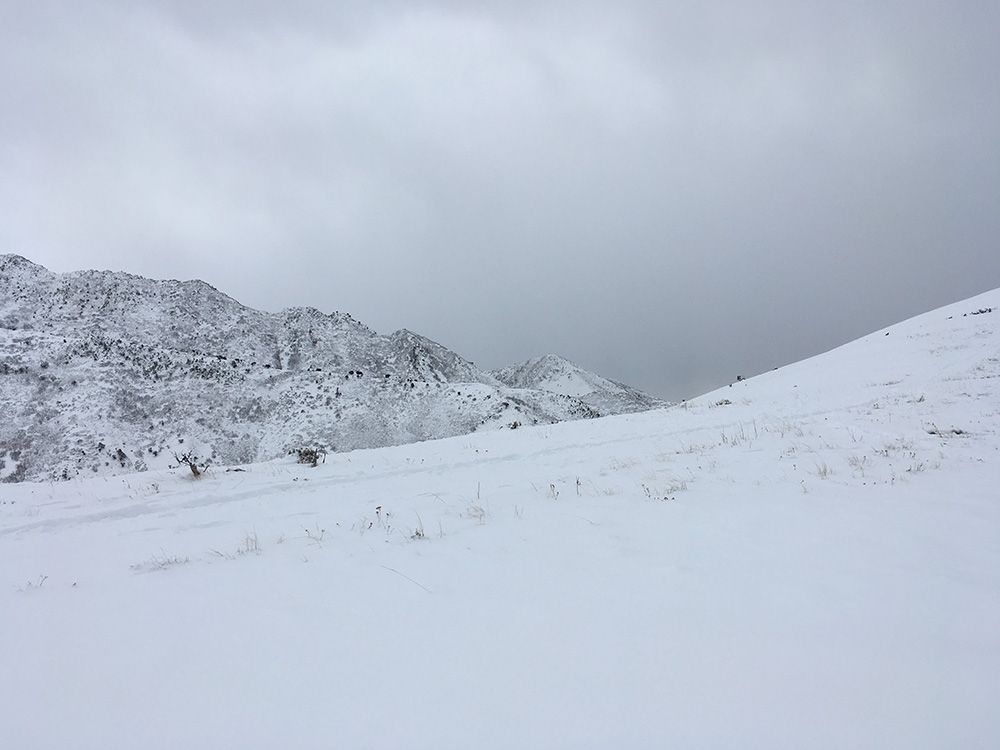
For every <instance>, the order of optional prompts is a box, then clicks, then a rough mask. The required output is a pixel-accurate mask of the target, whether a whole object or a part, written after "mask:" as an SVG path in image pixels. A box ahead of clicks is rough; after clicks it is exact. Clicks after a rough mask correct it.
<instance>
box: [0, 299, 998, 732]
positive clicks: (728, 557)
mask: <svg viewBox="0 0 1000 750" xmlns="http://www.w3.org/2000/svg"><path fill="white" fill-rule="evenodd" d="M990 308H992V310H993V311H992V312H987V310H988V309H990ZM980 311H982V312H980ZM973 313H976V314H973ZM998 320H1000V290H998V291H993V292H989V293H986V294H984V295H981V296H979V297H976V298H973V299H970V300H966V301H964V302H961V303H958V304H956V305H952V306H950V307H947V308H943V309H940V310H936V311H933V312H931V313H927V314H925V315H922V316H919V317H917V318H914V319H912V320H909V321H906V322H904V323H900V324H898V325H895V326H892V327H890V328H887V329H883V330H881V331H877V332H875V333H873V334H871V335H870V336H867V337H865V338H863V339H860V340H858V341H855V342H853V343H850V344H847V345H845V346H843V347H840V348H839V349H836V350H834V351H831V352H828V353H827V354H824V355H821V356H818V357H815V358H813V359H810V360H806V361H804V362H801V363H798V364H795V365H792V366H789V367H785V368H782V369H780V370H777V371H774V372H770V373H767V374H765V375H761V376H759V377H755V378H751V379H749V380H747V381H744V382H740V383H736V384H734V385H733V386H731V387H727V388H723V389H721V390H719V391H716V392H713V393H710V394H706V395H705V396H703V397H700V398H698V399H694V400H692V401H689V402H687V403H686V404H683V405H681V406H678V407H674V408H671V409H665V410H659V411H651V412H644V413H640V414H630V415H624V416H618V417H608V418H603V419H596V420H588V421H582V422H571V423H562V424H556V425H551V426H544V427H535V428H525V429H520V430H516V431H495V432H490V433H477V434H473V435H465V436H461V437H455V438H449V439H445V440H438V441H428V442H423V443H417V444H411V445H404V446H397V447H390V448H382V449H372V450H356V451H353V452H350V453H344V454H338V455H331V456H329V457H328V458H327V460H326V462H325V463H323V464H320V466H318V467H317V468H311V467H308V466H302V465H298V464H295V463H292V462H290V461H286V460H278V461H273V462H270V463H264V464H254V465H248V466H245V467H242V468H244V469H245V471H239V472H236V471H231V472H226V471H225V470H224V469H223V468H221V467H217V468H213V469H212V470H210V471H209V473H208V474H207V475H206V476H205V477H204V478H203V479H201V480H194V479H192V478H190V477H189V476H185V475H184V474H183V473H181V472H180V471H178V470H173V471H168V470H154V471H149V472H146V473H142V474H134V475H129V476H123V477H102V478H90V479H75V480H71V481H68V482H56V483H27V482H26V483H21V484H15V485H11V484H3V485H0V664H2V666H3V673H2V679H0V747H3V748H5V749H14V750H16V749H20V748H32V749H36V748H102V749H107V748H135V747H142V748H178V747H183V748H229V747H241V748H274V747H295V748H331V747H344V748H513V747H516V748H667V747H684V748H804V747H808V748H848V747H849V748H908V749H909V748H995V747H1000V711H997V709H996V704H997V688H998V687H1000V491H998V480H1000V471H998V468H1000V433H998V424H1000V413H998V409H1000V392H998V384H1000V338H998V336H997V323H998Z"/></svg>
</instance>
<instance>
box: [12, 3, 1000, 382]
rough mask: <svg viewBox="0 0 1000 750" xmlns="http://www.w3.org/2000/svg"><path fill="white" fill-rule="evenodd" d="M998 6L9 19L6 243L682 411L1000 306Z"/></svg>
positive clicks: (107, 9)
mask: <svg viewBox="0 0 1000 750" xmlns="http://www.w3.org/2000/svg"><path fill="white" fill-rule="evenodd" d="M998 8H1000V3H998V2H986V1H981V2H980V1H977V0H958V1H953V2H939V3H930V2H921V1H920V0H907V2H892V1H887V2H877V3H876V2H871V3H870V2H850V1H849V0H845V1H844V2H830V0H823V1H822V2H809V1H806V0H803V1H802V2H771V1H767V2H742V1H740V2H731V3H717V2H690V3H673V4H672V3H667V2H641V1H629V0H618V1H616V2H614V3H610V2H593V3H591V2H565V3H564V2H521V1H516V2H515V1H512V0H504V2H483V3H478V4H471V3H470V4H466V3H459V2H447V1H445V0H442V1H441V2H415V1H410V2H385V3H378V2H330V1H329V0H317V1H316V2H281V3H276V2H263V0H228V1H225V2H223V1H219V0H214V1H213V2H210V3H209V2H201V1H197V2H195V1H192V2H180V1H179V0H178V1H175V2H169V1H163V2H140V1H138V0H122V1H121V2H87V3H83V2H76V1H75V0H73V1H67V2H46V1H45V0H32V2H18V1H16V0H0V252H16V253H20V254H22V255H25V256H27V257H28V258H31V259H32V260H34V261H36V262H39V263H41V264H43V265H45V266H47V267H49V268H51V269H52V270H56V271H68V270H76V269H81V268H110V269H115V270H126V271H129V272H132V273H137V274H142V275H144V276H152V277H162V278H182V279H187V278H195V277H197V278H202V279H204V280H206V281H208V282H209V283H211V284H213V285H214V286H216V287H218V288H219V289H221V290H222V291H224V292H226V293H228V294H230V295H232V296H234V297H236V298H237V299H239V300H240V301H242V302H244V303H245V304H248V305H251V306H253V307H259V308H263V309H268V310H278V309H281V308H283V307H287V306H293V305H311V306H314V307H317V308H319V309H321V310H323V311H332V310H341V311H348V312H350V313H351V314H353V315H354V316H355V317H356V318H358V319H360V320H362V321H363V322H365V323H367V324H368V325H370V326H372V327H373V328H375V329H376V330H379V331H382V332H390V331H392V330H394V329H396V328H402V327H405V328H410V329H412V330H415V331H417V332H419V333H422V334H424V335H426V336H429V337H430V338H432V339H435V340H437V341H439V342H441V343H442V344H445V345H446V346H448V347H450V348H452V349H455V350H456V351H458V352H459V353H461V354H462V355H464V356H466V357H468V358H469V359H472V360H474V361H475V362H476V363H477V364H479V365H481V366H487V367H495V366H499V365H502V364H508V363H511V362H515V361H520V360H524V359H527V358H528V357H531V356H537V355H539V354H543V353H545V352H549V351H553V352H557V353H560V354H562V355H564V356H566V357H569V358H570V359H573V360H575V361H577V362H579V363H580V364H581V365H583V366H585V367H587V368H589V369H592V370H596V371H598V372H600V373H602V374H604V375H607V376H609V377H612V378H615V379H618V380H622V381H626V382H629V383H631V384H634V385H636V386H639V387H641V388H644V389H646V390H648V391H650V392H652V393H656V394H658V395H662V396H667V397H671V398H681V397H687V396H693V395H696V394H698V393H700V392H703V391H705V390H708V389H710V388H712V387H714V386H717V385H721V384H724V383H726V382H729V381H730V380H731V379H733V378H734V377H735V376H736V374H738V373H739V374H743V375H750V374H753V373H756V372H760V371H763V370H768V369H771V368H772V367H774V366H776V365H780V364H785V363H787V362H790V361H794V360H797V359H800V358H802V357H805V356H809V355H811V354H815V353H818V352H820V351H824V350H826V349H829V348H831V347H833V346H836V345H838V344H840V343H843V342H845V341H847V340H849V339H851V338H855V337H857V336H860V335H863V334H865V333H867V332H869V331H871V330H874V329H876V328H878V327H881V326H883V325H886V324H889V323H891V322H894V321H896V320H898V319H901V318H903V317H907V316H910V315H912V314H916V313H919V312H922V311H924V310H927V309H929V308H932V307H935V306H938V305H941V304H945V303H948V302H951V301H955V300H957V299H960V298H962V297H966V296H970V295H972V294H974V293H977V292H981V291H984V290H986V289H989V288H993V287H997V286H1000V244H998V237H1000V83H998V81H1000V44H998V43H997V34H998V29H1000V10H998Z"/></svg>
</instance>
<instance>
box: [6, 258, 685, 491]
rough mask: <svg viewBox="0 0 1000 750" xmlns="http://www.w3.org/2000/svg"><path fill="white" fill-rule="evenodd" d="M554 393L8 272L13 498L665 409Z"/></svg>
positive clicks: (151, 286) (342, 326) (366, 333)
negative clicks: (84, 483)
mask: <svg viewBox="0 0 1000 750" xmlns="http://www.w3.org/2000/svg"><path fill="white" fill-rule="evenodd" d="M573 368H575V369H574V372H578V373H586V371H584V370H582V369H580V368H577V367H576V366H575V365H574V366H573ZM581 377H583V376H581ZM586 377H587V378H589V379H590V380H591V381H593V382H594V383H598V384H600V383H608V384H610V383H611V381H607V380H606V379H604V378H600V376H597V375H595V374H593V373H587V375H586ZM544 386H545V384H544V383H539V384H538V385H537V386H534V387H512V386H508V385H506V384H504V383H503V382H501V381H500V380H499V379H498V378H497V377H496V376H495V375H494V374H493V373H490V372H486V371H484V370H481V369H479V368H478V367H476V366H475V365H474V364H473V363H472V362H470V361H468V360H466V359H465V358H463V357H462V356H461V355H459V354H457V353H456V352H454V351H452V350H450V349H448V348H447V347H445V346H444V345H442V344H440V343H438V342H436V341H433V340H431V339H429V338H427V337H425V336H422V335H420V334H418V333H415V332H413V331H410V330H408V329H405V328H402V329H399V330H397V331H394V332H392V333H390V334H379V333H377V332H375V331H374V330H372V329H371V328H369V327H368V326H366V325H365V324H364V323H362V322H360V321H358V320H356V319H355V318H353V317H352V316H351V315H350V314H349V313H344V312H340V311H335V312H332V313H323V312H321V311H320V310H317V309H316V308H312V307H304V306H303V307H292V308H286V309H284V310H282V311H280V312H277V313H270V312H263V311H260V310H255V309H254V308H251V307H247V306H245V305H243V304H241V303H240V302H239V301H237V300H236V299H234V298H232V297H230V296H228V295H226V294H225V293H224V292H222V291H220V290H218V289H216V288H215V287H213V286H211V285H209V284H207V283H205V282H201V281H197V280H195V281H178V280H175V279H169V280H153V279H146V278H144V277H142V276H137V275H134V274H129V273H125V272H120V271H119V272H112V271H94V270H86V271H73V272H69V273H54V272H52V271H49V270H48V269H46V268H44V267H43V266H41V265H38V264H36V263H33V262H32V261H30V260H28V259H27V258H24V257H23V256H20V255H0V409H2V411H3V412H4V413H5V414H6V415H10V416H9V418H7V419H5V420H4V422H3V424H0V478H6V480H7V481H20V480H24V479H57V478H61V479H68V478H72V477H74V476H79V475H81V474H84V473H91V474H93V473H97V474H114V473H121V472H123V471H136V470H143V469H146V468H150V467H153V466H162V465H164V462H167V461H169V460H170V459H171V458H172V456H173V455H174V453H176V452H179V451H186V450H189V449H190V446H192V444H194V445H195V446H196V447H197V451H198V452H199V453H200V454H202V456H203V458H205V459H206V460H214V461H216V462H218V463H226V464H235V463H245V462H250V461H257V460H264V459H268V458H274V457H277V456H278V455H282V454H284V453H287V452H288V451H290V450H295V449H296V448H298V447H302V446H303V445H310V446H318V447H320V448H322V449H324V450H328V451H343V450H352V449H354V448H373V447H381V446H385V445H394V444H400V443H406V442H412V441H415V440H425V439H430V438H436V437H447V436H453V435H460V434H467V433H469V432H473V431H476V430H478V429H493V428H503V427H506V428H509V427H511V426H515V427H516V426H520V425H525V424H545V423H554V422H558V421H564V420H568V419H581V418H593V417H599V416H605V415H610V414H618V413H626V412H634V411H641V410H645V409H649V408H654V407H656V406H664V405H666V404H665V402H662V401H659V400H657V399H653V398H651V397H649V396H646V395H645V394H641V393H640V392H638V391H629V393H631V394H633V395H631V396H628V395H623V394H626V392H625V391H622V390H621V388H620V387H617V386H616V387H611V386H610V385H609V386H608V391H607V392H604V391H602V390H601V389H597V390H594V391H592V392H590V393H586V394H579V395H569V394H564V393H561V392H559V391H558V390H551V389H546V388H545V387H544Z"/></svg>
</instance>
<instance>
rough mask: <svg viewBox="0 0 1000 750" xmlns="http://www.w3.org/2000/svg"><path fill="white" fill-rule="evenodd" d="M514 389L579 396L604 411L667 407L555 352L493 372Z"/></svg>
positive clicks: (625, 411) (617, 411) (599, 410)
mask: <svg viewBox="0 0 1000 750" xmlns="http://www.w3.org/2000/svg"><path fill="white" fill-rule="evenodd" d="M490 374H491V375H493V377H495V378H496V379H497V380H499V381H500V382H501V383H503V384H504V385H507V386H510V387H511V388H527V389H533V390H539V391H547V392H549V393H558V394H561V395H563V396H570V397H573V398H578V399H580V400H581V401H583V402H584V403H586V404H588V405H589V406H591V407H593V408H594V409H595V410H597V411H598V412H601V413H603V414H627V413H628V412H633V411H645V410H647V409H655V408H657V407H663V406H666V404H664V403H663V402H661V401H658V400H657V399H655V398H652V397H650V396H647V395H646V394H645V393H641V392H639V391H637V390H635V389H634V388H630V387H629V386H627V385H623V384H621V383H616V382H615V381H613V380H608V379H607V378H602V377H601V376H600V375H596V374H594V373H592V372H588V371H587V370H584V369H583V368H582V367H580V366H578V365H575V364H573V363H572V362H570V361H569V360H568V359H564V358H563V357H560V356H558V355H555V354H547V355H545V356H544V357H536V358H535V359H529V360H528V361H527V362H525V363H524V364H522V365H515V366H513V367H504V368H502V369H500V370H494V371H493V372H492V373H490Z"/></svg>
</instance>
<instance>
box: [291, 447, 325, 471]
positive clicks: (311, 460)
mask: <svg viewBox="0 0 1000 750" xmlns="http://www.w3.org/2000/svg"><path fill="white" fill-rule="evenodd" d="M295 455H296V456H297V460H298V462H299V463H300V464H308V465H309V466H314V467H315V466H319V462H320V461H321V460H322V461H323V463H326V451H323V450H320V449H319V448H297V449H296V450H295Z"/></svg>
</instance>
